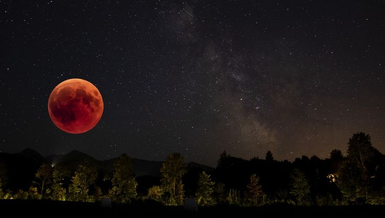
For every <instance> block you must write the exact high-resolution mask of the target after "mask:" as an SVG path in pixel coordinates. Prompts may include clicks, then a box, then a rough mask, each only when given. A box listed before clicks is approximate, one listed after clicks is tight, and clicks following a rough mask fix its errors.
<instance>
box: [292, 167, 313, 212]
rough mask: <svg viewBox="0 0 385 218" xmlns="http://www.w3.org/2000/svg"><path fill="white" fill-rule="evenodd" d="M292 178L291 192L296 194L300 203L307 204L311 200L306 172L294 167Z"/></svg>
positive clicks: (293, 194) (295, 196)
mask: <svg viewBox="0 0 385 218" xmlns="http://www.w3.org/2000/svg"><path fill="white" fill-rule="evenodd" d="M290 178H291V181H292V182H291V190H290V194H291V195H292V196H294V198H295V199H296V201H297V204H298V205H306V204H308V203H309V201H310V197H309V195H310V185H309V182H308V179H307V178H306V175H305V173H303V172H302V171H301V170H300V169H298V168H294V170H293V172H292V174H291V175H290Z"/></svg>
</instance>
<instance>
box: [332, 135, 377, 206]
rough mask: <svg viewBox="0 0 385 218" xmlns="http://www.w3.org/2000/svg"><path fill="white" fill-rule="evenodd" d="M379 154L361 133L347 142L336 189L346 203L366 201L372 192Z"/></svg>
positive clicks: (367, 136) (366, 136)
mask: <svg viewBox="0 0 385 218" xmlns="http://www.w3.org/2000/svg"><path fill="white" fill-rule="evenodd" d="M380 156H381V153H380V152H379V151H378V150H377V149H375V148H374V147H373V146H372V142H371V137H370V135H368V134H365V133H363V132H358V133H355V134H353V136H352V137H351V138H350V139H349V142H348V155H347V159H346V160H345V161H344V163H343V164H342V166H341V169H340V171H339V173H338V177H339V180H338V183H337V185H338V187H339V188H340V190H341V192H342V194H343V196H344V197H345V199H346V200H347V201H348V202H355V203H358V201H359V200H360V199H361V200H362V201H364V202H365V201H367V199H368V198H373V197H371V196H370V194H371V193H374V192H373V188H374V187H373V182H372V181H371V178H374V180H375V176H374V175H375V171H376V168H377V167H378V164H379V162H378V159H379V158H380Z"/></svg>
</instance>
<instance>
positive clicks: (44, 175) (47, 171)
mask: <svg viewBox="0 0 385 218" xmlns="http://www.w3.org/2000/svg"><path fill="white" fill-rule="evenodd" d="M52 174H53V169H52V166H51V165H50V164H48V163H43V164H42V165H40V167H39V169H38V170H37V173H36V175H35V181H34V183H35V184H37V185H38V187H39V189H40V195H41V196H42V197H43V198H44V194H45V190H46V189H47V186H49V185H51V184H52Z"/></svg>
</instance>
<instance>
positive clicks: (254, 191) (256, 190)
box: [246, 174, 263, 206]
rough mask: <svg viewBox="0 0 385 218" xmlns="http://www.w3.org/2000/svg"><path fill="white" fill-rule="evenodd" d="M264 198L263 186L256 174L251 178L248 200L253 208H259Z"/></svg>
mask: <svg viewBox="0 0 385 218" xmlns="http://www.w3.org/2000/svg"><path fill="white" fill-rule="evenodd" d="M262 198H263V191H262V186H261V185H260V184H259V177H258V176H257V175H256V174H253V175H251V176H250V183H249V184H248V185H247V192H246V199H247V200H248V201H249V202H251V205H252V206H257V205H259V204H260V203H261V201H262Z"/></svg>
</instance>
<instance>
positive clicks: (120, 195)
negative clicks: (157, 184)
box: [110, 154, 138, 203]
mask: <svg viewBox="0 0 385 218" xmlns="http://www.w3.org/2000/svg"><path fill="white" fill-rule="evenodd" d="M111 182H112V189H111V190H110V195H111V198H112V201H114V202H118V203H129V202H131V200H132V199H134V198H136V195H137V192H136V187H137V185H138V184H137V182H136V181H135V177H134V170H133V165H132V161H131V159H130V158H129V157H128V155H127V154H122V155H121V156H119V157H118V158H117V159H116V160H115V162H114V173H113V176H112V180H111Z"/></svg>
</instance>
